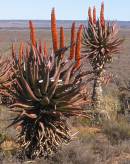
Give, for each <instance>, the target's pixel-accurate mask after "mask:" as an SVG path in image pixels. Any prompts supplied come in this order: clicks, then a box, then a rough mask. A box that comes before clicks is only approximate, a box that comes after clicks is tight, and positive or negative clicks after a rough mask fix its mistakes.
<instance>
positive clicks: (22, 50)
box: [18, 42, 24, 65]
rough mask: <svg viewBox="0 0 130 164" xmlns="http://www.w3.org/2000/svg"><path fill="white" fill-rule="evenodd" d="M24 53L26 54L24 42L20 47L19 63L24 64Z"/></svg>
mask: <svg viewBox="0 0 130 164" xmlns="http://www.w3.org/2000/svg"><path fill="white" fill-rule="evenodd" d="M23 54H24V44H23V42H22V43H21V44H20V48H19V58H18V59H19V65H20V64H22V58H23Z"/></svg>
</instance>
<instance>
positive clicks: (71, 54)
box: [70, 22, 75, 60]
mask: <svg viewBox="0 0 130 164" xmlns="http://www.w3.org/2000/svg"><path fill="white" fill-rule="evenodd" d="M74 55H75V22H73V24H72V27H71V48H70V60H72V59H73V58H74Z"/></svg>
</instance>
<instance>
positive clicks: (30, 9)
mask: <svg viewBox="0 0 130 164" xmlns="http://www.w3.org/2000/svg"><path fill="white" fill-rule="evenodd" d="M101 2H102V0H1V2H0V19H42V20H44V19H50V12H51V9H52V7H55V9H56V15H57V19H70V20H84V19H87V9H88V6H93V5H95V6H96V7H97V11H98V13H99V9H100V4H101ZM104 3H105V17H106V19H112V20H113V19H114V20H130V0H104Z"/></svg>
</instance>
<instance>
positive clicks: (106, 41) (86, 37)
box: [82, 3, 123, 109]
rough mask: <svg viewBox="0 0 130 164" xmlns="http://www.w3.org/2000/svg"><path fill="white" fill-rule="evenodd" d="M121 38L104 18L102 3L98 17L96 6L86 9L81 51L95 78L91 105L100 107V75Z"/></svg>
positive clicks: (109, 61)
mask: <svg viewBox="0 0 130 164" xmlns="http://www.w3.org/2000/svg"><path fill="white" fill-rule="evenodd" d="M122 41H123V40H122V39H120V38H119V37H118V28H117V26H116V25H115V24H112V25H110V22H109V21H105V19H104V3H102V5H101V11H100V19H97V18H96V8H95V7H94V8H93V14H92V11H91V8H90V7H89V9H88V26H84V30H83V42H82V45H83V53H84V55H85V56H87V58H88V60H89V62H90V64H91V66H92V68H93V71H94V73H95V80H94V85H93V94H92V100H93V107H94V108H95V109H100V108H101V102H102V100H103V99H102V98H103V97H102V82H101V79H102V75H103V72H104V69H105V65H106V64H107V63H111V62H112V58H113V54H117V53H118V52H119V50H120V45H121V43H122Z"/></svg>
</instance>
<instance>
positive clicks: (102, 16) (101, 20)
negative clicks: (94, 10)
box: [100, 2, 105, 27]
mask: <svg viewBox="0 0 130 164" xmlns="http://www.w3.org/2000/svg"><path fill="white" fill-rule="evenodd" d="M100 23H101V26H102V27H104V26H105V19H104V2H102V4H101V11H100Z"/></svg>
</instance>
